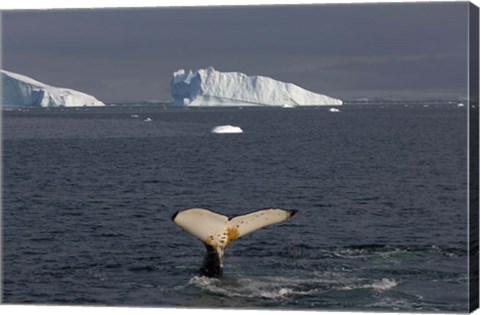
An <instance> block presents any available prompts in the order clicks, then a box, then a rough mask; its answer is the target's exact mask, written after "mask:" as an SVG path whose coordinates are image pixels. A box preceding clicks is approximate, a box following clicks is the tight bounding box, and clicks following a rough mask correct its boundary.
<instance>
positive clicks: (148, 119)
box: [144, 117, 152, 122]
mask: <svg viewBox="0 0 480 315" xmlns="http://www.w3.org/2000/svg"><path fill="white" fill-rule="evenodd" d="M144 121H146V122H150V121H152V118H150V117H147V118H145V120H144Z"/></svg>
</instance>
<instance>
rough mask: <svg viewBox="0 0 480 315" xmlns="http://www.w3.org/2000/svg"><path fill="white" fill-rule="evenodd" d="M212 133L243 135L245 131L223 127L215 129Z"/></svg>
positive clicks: (235, 127) (228, 126)
mask: <svg viewBox="0 0 480 315" xmlns="http://www.w3.org/2000/svg"><path fill="white" fill-rule="evenodd" d="M212 133H243V130H242V128H240V127H237V126H231V125H222V126H217V127H215V128H213V129H212Z"/></svg>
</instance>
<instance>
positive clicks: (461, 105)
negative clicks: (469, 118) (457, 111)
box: [457, 103, 465, 107]
mask: <svg viewBox="0 0 480 315" xmlns="http://www.w3.org/2000/svg"><path fill="white" fill-rule="evenodd" d="M464 106H465V104H463V103H458V104H457V107H464Z"/></svg>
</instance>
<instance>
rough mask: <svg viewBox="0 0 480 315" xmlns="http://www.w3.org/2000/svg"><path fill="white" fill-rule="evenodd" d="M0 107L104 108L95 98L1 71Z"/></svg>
mask: <svg viewBox="0 0 480 315" xmlns="http://www.w3.org/2000/svg"><path fill="white" fill-rule="evenodd" d="M1 81H2V107H58V106H104V105H105V104H104V103H102V102H101V101H99V100H97V99H96V98H95V97H93V96H91V95H88V94H85V93H82V92H78V91H75V90H71V89H65V88H58V87H54V86H50V85H47V84H44V83H41V82H38V81H36V80H34V79H32V78H29V77H27V76H24V75H21V74H17V73H13V72H9V71H5V70H1Z"/></svg>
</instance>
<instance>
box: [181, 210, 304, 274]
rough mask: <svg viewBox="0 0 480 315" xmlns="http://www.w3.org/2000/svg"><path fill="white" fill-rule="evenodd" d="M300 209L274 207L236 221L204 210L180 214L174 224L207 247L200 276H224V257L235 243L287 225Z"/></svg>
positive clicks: (242, 216) (238, 217)
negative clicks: (251, 234)
mask: <svg viewBox="0 0 480 315" xmlns="http://www.w3.org/2000/svg"><path fill="white" fill-rule="evenodd" d="M295 213H297V210H285V209H279V208H270V209H262V210H257V211H253V212H250V213H247V214H244V215H240V216H235V217H232V218H229V217H227V216H226V215H223V214H220V213H217V212H214V211H211V210H208V209H203V208H191V209H185V210H180V211H177V212H176V213H175V214H174V215H173V216H172V221H173V222H174V223H175V224H177V225H178V226H180V227H181V228H183V229H184V230H185V231H186V232H188V233H190V234H191V235H193V236H194V237H196V238H197V239H199V240H200V241H202V242H203V243H204V244H205V247H206V250H207V252H206V253H205V257H204V260H203V265H202V268H201V269H200V273H201V275H203V276H206V277H211V278H221V277H222V275H223V254H224V251H225V248H226V247H227V246H228V244H230V242H232V241H233V240H235V239H237V238H239V237H241V236H243V235H246V234H248V233H251V232H253V231H256V230H258V229H261V228H263V227H266V226H268V225H271V224H275V223H280V222H283V221H285V220H287V219H289V218H290V217H292V216H293V215H294V214H295Z"/></svg>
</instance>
